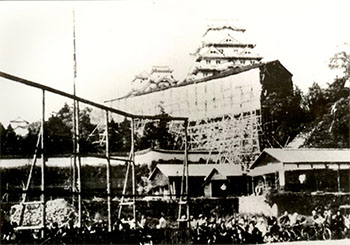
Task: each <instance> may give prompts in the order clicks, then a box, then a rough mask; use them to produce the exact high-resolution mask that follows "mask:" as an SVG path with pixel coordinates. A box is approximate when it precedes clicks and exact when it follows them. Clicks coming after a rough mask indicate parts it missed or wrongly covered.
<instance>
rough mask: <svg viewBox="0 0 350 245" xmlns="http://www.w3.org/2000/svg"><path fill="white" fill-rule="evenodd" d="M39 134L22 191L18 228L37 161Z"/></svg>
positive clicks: (21, 220)
mask: <svg viewBox="0 0 350 245" xmlns="http://www.w3.org/2000/svg"><path fill="white" fill-rule="evenodd" d="M40 134H41V132H39V134H38V140H37V142H36V146H35V151H34V156H33V161H32V165H31V166H30V170H29V175H28V179H27V184H26V186H25V189H24V191H25V192H24V195H23V199H22V202H21V204H22V209H21V213H20V216H19V222H18V226H21V225H22V222H23V216H24V211H25V208H26V206H25V202H26V201H27V191H28V190H29V186H30V182H31V180H32V176H33V170H34V166H35V163H36V159H37V152H38V148H39V144H40V142H41V139H40V138H41V136H40Z"/></svg>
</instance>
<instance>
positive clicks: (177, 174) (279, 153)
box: [141, 148, 350, 197]
mask: <svg viewBox="0 0 350 245" xmlns="http://www.w3.org/2000/svg"><path fill="white" fill-rule="evenodd" d="M151 152H152V151H148V152H147V153H146V155H147V154H150V155H148V156H149V157H150V156H151ZM141 155H142V154H141ZM165 155H167V157H165ZM152 156H153V157H154V158H153V161H159V160H160V159H163V160H165V159H177V160H183V154H180V153H179V152H172V151H168V152H166V153H165V152H163V153H162V154H160V153H159V152H157V153H155V154H152ZM200 156H201V157H200V158H201V159H206V158H208V155H207V157H206V154H205V153H202V154H200ZM197 158H198V156H197ZM149 160H150V159H148V161H149ZM192 160H194V161H193V162H192V164H190V165H189V179H190V180H189V189H190V190H189V192H190V195H191V196H206V197H222V196H225V195H235V196H238V195H249V194H256V195H259V194H262V193H263V192H264V191H266V190H267V189H277V190H279V191H293V192H315V191H323V192H350V149H274V148H273V149H265V150H264V151H263V152H262V153H261V154H260V156H259V157H258V158H257V160H256V161H255V162H254V163H253V164H252V166H251V167H250V169H249V170H248V172H247V171H243V170H242V169H241V167H240V165H237V164H236V165H235V164H203V163H202V164H200V163H199V162H198V159H194V158H192ZM196 160H197V161H196ZM182 169H183V165H182V164H180V163H179V164H158V165H157V166H156V168H155V169H154V171H153V172H152V174H151V175H150V177H149V180H150V182H151V186H152V192H153V194H154V193H158V194H166V193H169V194H173V195H178V194H179V191H180V187H181V185H180V183H181V176H182ZM223 190H224V191H223Z"/></svg>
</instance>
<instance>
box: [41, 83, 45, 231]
mask: <svg viewBox="0 0 350 245" xmlns="http://www.w3.org/2000/svg"><path fill="white" fill-rule="evenodd" d="M44 123H45V90H44V89H43V98H42V116H41V196H40V200H41V202H42V206H43V212H42V216H41V224H42V226H43V229H42V231H41V236H42V238H44V237H45V229H46V222H45V219H46V201H45V154H44V151H45V150H44V149H45V146H44Z"/></svg>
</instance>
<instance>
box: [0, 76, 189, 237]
mask: <svg viewBox="0 0 350 245" xmlns="http://www.w3.org/2000/svg"><path fill="white" fill-rule="evenodd" d="M0 77H2V78H5V79H7V80H9V81H11V82H17V83H20V84H24V85H27V86H30V87H34V88H37V89H40V90H42V118H41V129H40V134H39V135H38V143H37V148H36V150H35V154H34V157H33V162H32V166H31V170H30V174H29V177H28V181H27V185H26V189H25V196H24V197H25V198H23V200H22V202H21V204H22V211H21V212H23V213H24V211H25V207H24V206H25V205H27V204H31V203H34V202H26V198H27V194H26V192H27V191H28V189H29V186H30V180H31V178H32V171H33V168H34V166H35V162H36V158H37V157H36V156H37V154H36V153H37V150H38V148H39V141H40V149H41V194H40V202H35V203H39V204H40V205H41V206H42V216H41V225H39V226H35V227H34V226H27V227H26V226H20V227H18V229H19V230H20V229H40V230H41V231H42V233H41V234H42V236H43V237H44V236H45V230H46V223H45V221H46V197H45V169H46V164H45V160H46V159H45V155H44V152H45V144H44V134H45V128H44V124H45V93H46V92H50V93H53V94H56V95H60V96H63V97H65V98H69V99H72V100H73V103H76V104H75V105H76V106H77V109H76V110H75V113H74V117H75V118H76V120H77V121H76V122H75V123H76V124H75V127H76V128H75V129H76V130H75V132H74V136H73V138H74V139H75V143H74V144H75V145H74V146H73V149H74V152H73V153H74V158H75V157H77V159H78V165H77V190H76V191H73V193H74V194H77V195H78V227H79V228H81V227H82V198H81V194H82V190H81V162H80V155H79V144H78V143H77V142H79V136H80V132H79V130H78V128H79V117H77V115H79V114H78V113H79V110H78V108H79V104H78V103H84V104H88V105H90V106H93V107H96V108H99V109H101V110H103V111H105V115H106V125H105V126H106V128H105V130H106V145H105V158H106V159H107V170H106V171H107V173H106V174H107V176H106V179H107V186H106V189H107V215H108V218H107V221H108V231H109V232H110V231H112V224H113V223H112V219H111V217H112V207H111V206H112V205H111V202H112V199H111V179H110V176H111V175H110V160H111V159H114V160H124V161H125V162H127V164H128V166H127V169H129V168H130V164H131V165H132V172H133V195H132V196H133V204H132V205H133V214H134V219H135V222H136V206H135V204H136V183H135V167H134V166H135V152H134V150H135V149H134V120H135V119H149V120H161V119H164V116H163V115H135V114H131V113H128V112H125V111H121V110H118V109H115V108H112V107H108V106H105V105H102V104H98V103H96V102H93V101H90V100H87V99H84V98H81V97H78V96H76V95H74V94H69V93H66V92H63V91H61V90H57V89H54V88H51V87H49V86H45V85H43V84H40V83H36V82H33V81H29V80H26V79H23V78H20V77H17V76H14V75H11V74H8V73H5V72H1V71H0ZM110 113H114V114H117V115H120V116H124V117H126V118H130V119H131V122H132V127H131V128H132V130H131V140H132V144H131V149H130V155H129V159H119V158H118V159H117V158H113V157H111V156H110V154H109V137H108V125H109V116H110ZM166 119H167V120H169V121H183V122H184V123H185V125H187V124H188V118H186V117H169V116H167V117H166ZM185 128H186V129H187V126H186V127H185ZM185 135H186V137H185V142H186V143H185V145H186V147H185V160H184V164H183V169H184V171H183V178H182V179H183V181H184V180H186V181H185V184H184V189H183V188H182V191H181V198H180V202H179V208H180V211H179V215H180V214H181V205H183V203H182V200H183V199H182V197H183V196H187V198H186V200H187V202H186V205H187V214H188V215H187V219H188V220H189V207H188V163H187V162H188V161H187V130H185ZM75 159H76V158H75ZM75 161H76V160H74V162H75ZM75 164H76V162H75ZM127 171H129V170H127ZM74 182H75V180H74ZM73 185H75V184H73ZM125 185H126V183H125ZM125 185H124V186H125ZM182 186H183V185H182ZM125 188H126V187H125ZM125 188H124V189H125ZM184 190H185V191H184ZM124 195H125V192H124V191H123V195H122V198H124ZM121 203H122V205H124V204H123V202H121ZM122 205H121V206H122ZM119 210H120V211H119V212H121V208H120V209H119ZM21 216H23V214H21Z"/></svg>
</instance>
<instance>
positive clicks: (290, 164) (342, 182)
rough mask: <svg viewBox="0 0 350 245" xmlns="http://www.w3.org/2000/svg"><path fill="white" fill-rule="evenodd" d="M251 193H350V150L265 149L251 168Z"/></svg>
mask: <svg viewBox="0 0 350 245" xmlns="http://www.w3.org/2000/svg"><path fill="white" fill-rule="evenodd" d="M248 174H249V175H250V176H252V189H253V190H254V192H259V193H260V192H261V191H262V188H264V189H266V188H277V189H279V190H285V191H307V192H313V191H330V192H335V191H338V192H349V191H350V149H265V150H264V151H263V152H262V153H261V154H260V156H259V157H258V158H257V160H256V161H255V162H254V163H253V164H252V166H251V167H250V170H249V173H248Z"/></svg>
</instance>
